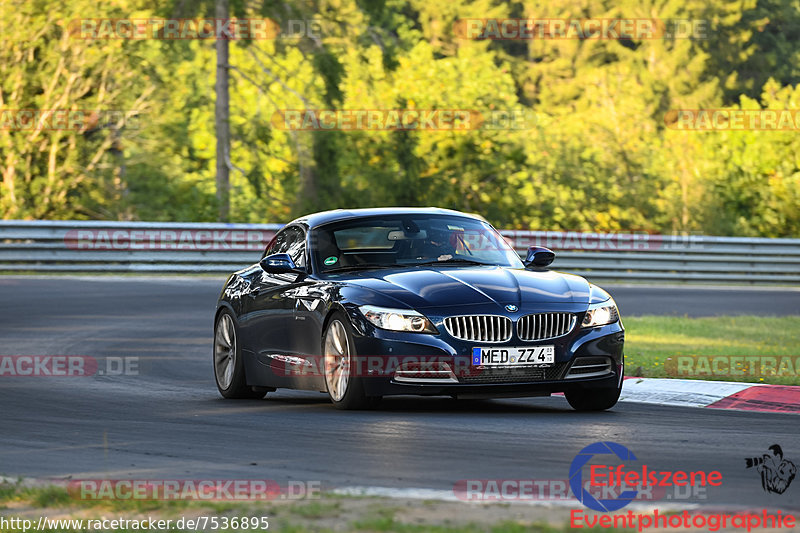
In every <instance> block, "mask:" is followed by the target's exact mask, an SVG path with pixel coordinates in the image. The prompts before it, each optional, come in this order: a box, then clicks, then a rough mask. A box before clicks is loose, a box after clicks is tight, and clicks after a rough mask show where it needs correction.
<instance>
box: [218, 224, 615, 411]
mask: <svg viewBox="0 0 800 533" xmlns="http://www.w3.org/2000/svg"><path fill="white" fill-rule="evenodd" d="M553 258H554V254H553V252H551V251H550V250H548V249H546V248H538V247H532V248H530V249H529V250H528V254H527V258H526V260H525V261H524V262H523V261H521V260H520V258H519V256H518V255H517V254H516V253H515V252H514V250H513V249H512V248H511V247H510V246H509V245H508V243H506V241H505V240H504V239H503V237H502V236H501V235H500V234H499V233H498V232H497V231H496V230H495V229H494V228H493V227H492V226H491V225H490V224H489V223H487V222H486V221H485V220H483V219H481V218H479V217H476V216H471V215H467V214H464V213H459V212H457V211H450V210H446V209H417V208H383V209H356V210H337V211H328V212H324V213H317V214H314V215H308V216H305V217H302V218H299V219H297V220H295V221H293V222H291V223H289V224H288V225H286V226H285V227H284V228H282V229H281V230H280V231H279V232H278V233H277V234H276V235H275V238H274V239H273V240H272V241H271V242H270V243H269V244H268V245H267V247H266V250H265V251H264V255H263V257H262V259H261V261H260V262H258V263H256V264H254V265H252V266H250V267H247V268H245V269H243V270H240V271H238V272H235V273H234V274H232V275H231V276H230V277H229V278H228V281H227V282H226V283H225V286H224V287H223V289H222V294H221V295H220V298H219V302H218V304H217V310H216V315H215V318H214V374H215V377H216V382H217V387H218V388H219V391H220V393H221V394H222V396H224V397H225V398H261V397H263V396H264V395H265V394H267V393H268V392H270V391H274V390H275V389H277V388H281V387H285V388H292V389H304V390H313V391H322V392H327V394H328V395H329V396H330V398H331V400H332V402H333V404H334V405H335V406H336V407H339V408H342V409H361V408H368V407H372V406H374V405H376V404H377V403H378V401H379V400H380V398H381V397H383V396H387V395H392V394H422V395H449V396H453V397H456V398H475V397H481V398H499V397H516V396H547V395H550V394H552V393H554V392H563V393H564V394H565V396H566V398H567V400H568V401H569V403H570V405H571V406H572V407H574V408H575V409H579V410H602V409H608V408H610V407H612V406H614V405H615V404H616V402H617V399H618V398H619V394H620V390H621V386H622V376H623V354H622V347H623V342H624V338H625V333H624V329H623V328H622V323H621V322H620V318H619V313H618V311H617V307H616V304H615V303H614V300H613V299H612V298H611V296H609V294H608V293H607V292H605V291H604V290H603V289H600V288H599V287H596V286H594V285H592V284H590V283H589V282H587V281H586V280H585V279H583V278H581V277H579V276H574V275H571V274H563V273H560V272H554V271H551V270H547V266H548V265H549V264H550V263H551V262H552V261H553Z"/></svg>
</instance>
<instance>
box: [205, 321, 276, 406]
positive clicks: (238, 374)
mask: <svg viewBox="0 0 800 533" xmlns="http://www.w3.org/2000/svg"><path fill="white" fill-rule="evenodd" d="M214 378H215V379H216V382H217V389H219V393H220V394H221V395H222V396H223V397H224V398H232V399H233V398H251V399H253V398H255V399H257V398H263V397H264V396H265V395H266V394H267V392H268V391H269V390H270V389H265V388H255V387H250V386H248V385H247V377H246V376H245V370H244V361H242V351H241V347H240V346H239V342H238V332H237V328H236V322H234V320H233V315H231V313H230V311H228V310H227V309H226V310H224V311H222V312H221V313H220V314H219V316H218V317H217V323H216V325H215V326H214Z"/></svg>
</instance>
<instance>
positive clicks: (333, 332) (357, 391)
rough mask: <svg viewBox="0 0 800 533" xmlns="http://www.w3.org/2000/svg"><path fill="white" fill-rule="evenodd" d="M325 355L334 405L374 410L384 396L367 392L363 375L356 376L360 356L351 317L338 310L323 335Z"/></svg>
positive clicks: (341, 407)
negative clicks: (355, 359) (367, 393)
mask: <svg viewBox="0 0 800 533" xmlns="http://www.w3.org/2000/svg"><path fill="white" fill-rule="evenodd" d="M322 354H323V358H324V367H325V386H326V388H327V390H328V396H329V397H330V399H331V401H332V402H333V405H334V406H335V407H337V408H338V409H370V408H373V407H375V406H376V405H377V404H378V402H379V401H380V397H375V396H367V395H366V394H365V393H364V384H363V377H362V376H357V375H354V372H353V368H354V365H353V361H354V358H355V356H356V352H355V347H354V343H353V335H352V333H350V330H349V329H348V326H347V318H346V317H345V316H344V315H343V314H342V313H339V312H336V313H335V314H334V315H333V316H332V317H331V319H330V321H329V322H328V326H327V328H325V335H324V336H323V338H322Z"/></svg>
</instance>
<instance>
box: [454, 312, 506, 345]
mask: <svg viewBox="0 0 800 533" xmlns="http://www.w3.org/2000/svg"><path fill="white" fill-rule="evenodd" d="M444 327H445V328H447V333H449V334H450V335H452V336H453V337H455V338H456V339H461V340H462V341H475V342H505V341H507V340H509V339H510V338H511V319H510V318H508V317H504V316H496V315H469V316H451V317H447V318H445V319H444Z"/></svg>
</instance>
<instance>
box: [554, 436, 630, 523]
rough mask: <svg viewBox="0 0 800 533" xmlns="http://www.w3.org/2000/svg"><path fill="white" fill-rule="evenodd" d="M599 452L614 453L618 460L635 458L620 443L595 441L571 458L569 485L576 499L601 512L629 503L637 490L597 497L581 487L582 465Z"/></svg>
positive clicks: (613, 509)
mask: <svg viewBox="0 0 800 533" xmlns="http://www.w3.org/2000/svg"><path fill="white" fill-rule="evenodd" d="M601 454H613V455H616V456H617V457H618V458H619V460H620V461H636V460H637V459H636V456H635V455H633V452H631V451H630V450H629V449H628V448H626V447H625V446H623V445H622V444H617V443H616V442H595V443H594V444H590V445H588V446H587V447H586V448H584V449H582V450H581V451H579V452H578V455H576V456H575V459H573V460H572V464H570V465H569V486H570V488H571V489H572V493H573V494H574V495H575V497H576V498H577V499H578V501H579V502H581V503H583V505H585V506H586V507H588V508H589V509H593V510H595V511H601V512H608V511H617V510H619V509H622V508H623V507H625V506H626V505H628V504H629V503H631V501H632V500H633V499H634V498H636V494H637V491H635V490H626V491H624V492H622V493H621V494H620V495H619V496H618V497H617V498H616V499H602V498H601V499H598V498H595V497H594V496H592V495H591V493H589V491H588V490H586V489H584V488H583V466H584V465H585V464H586V463H588V462H589V461H591V460H592V458H593V457H594V456H595V455H601Z"/></svg>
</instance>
